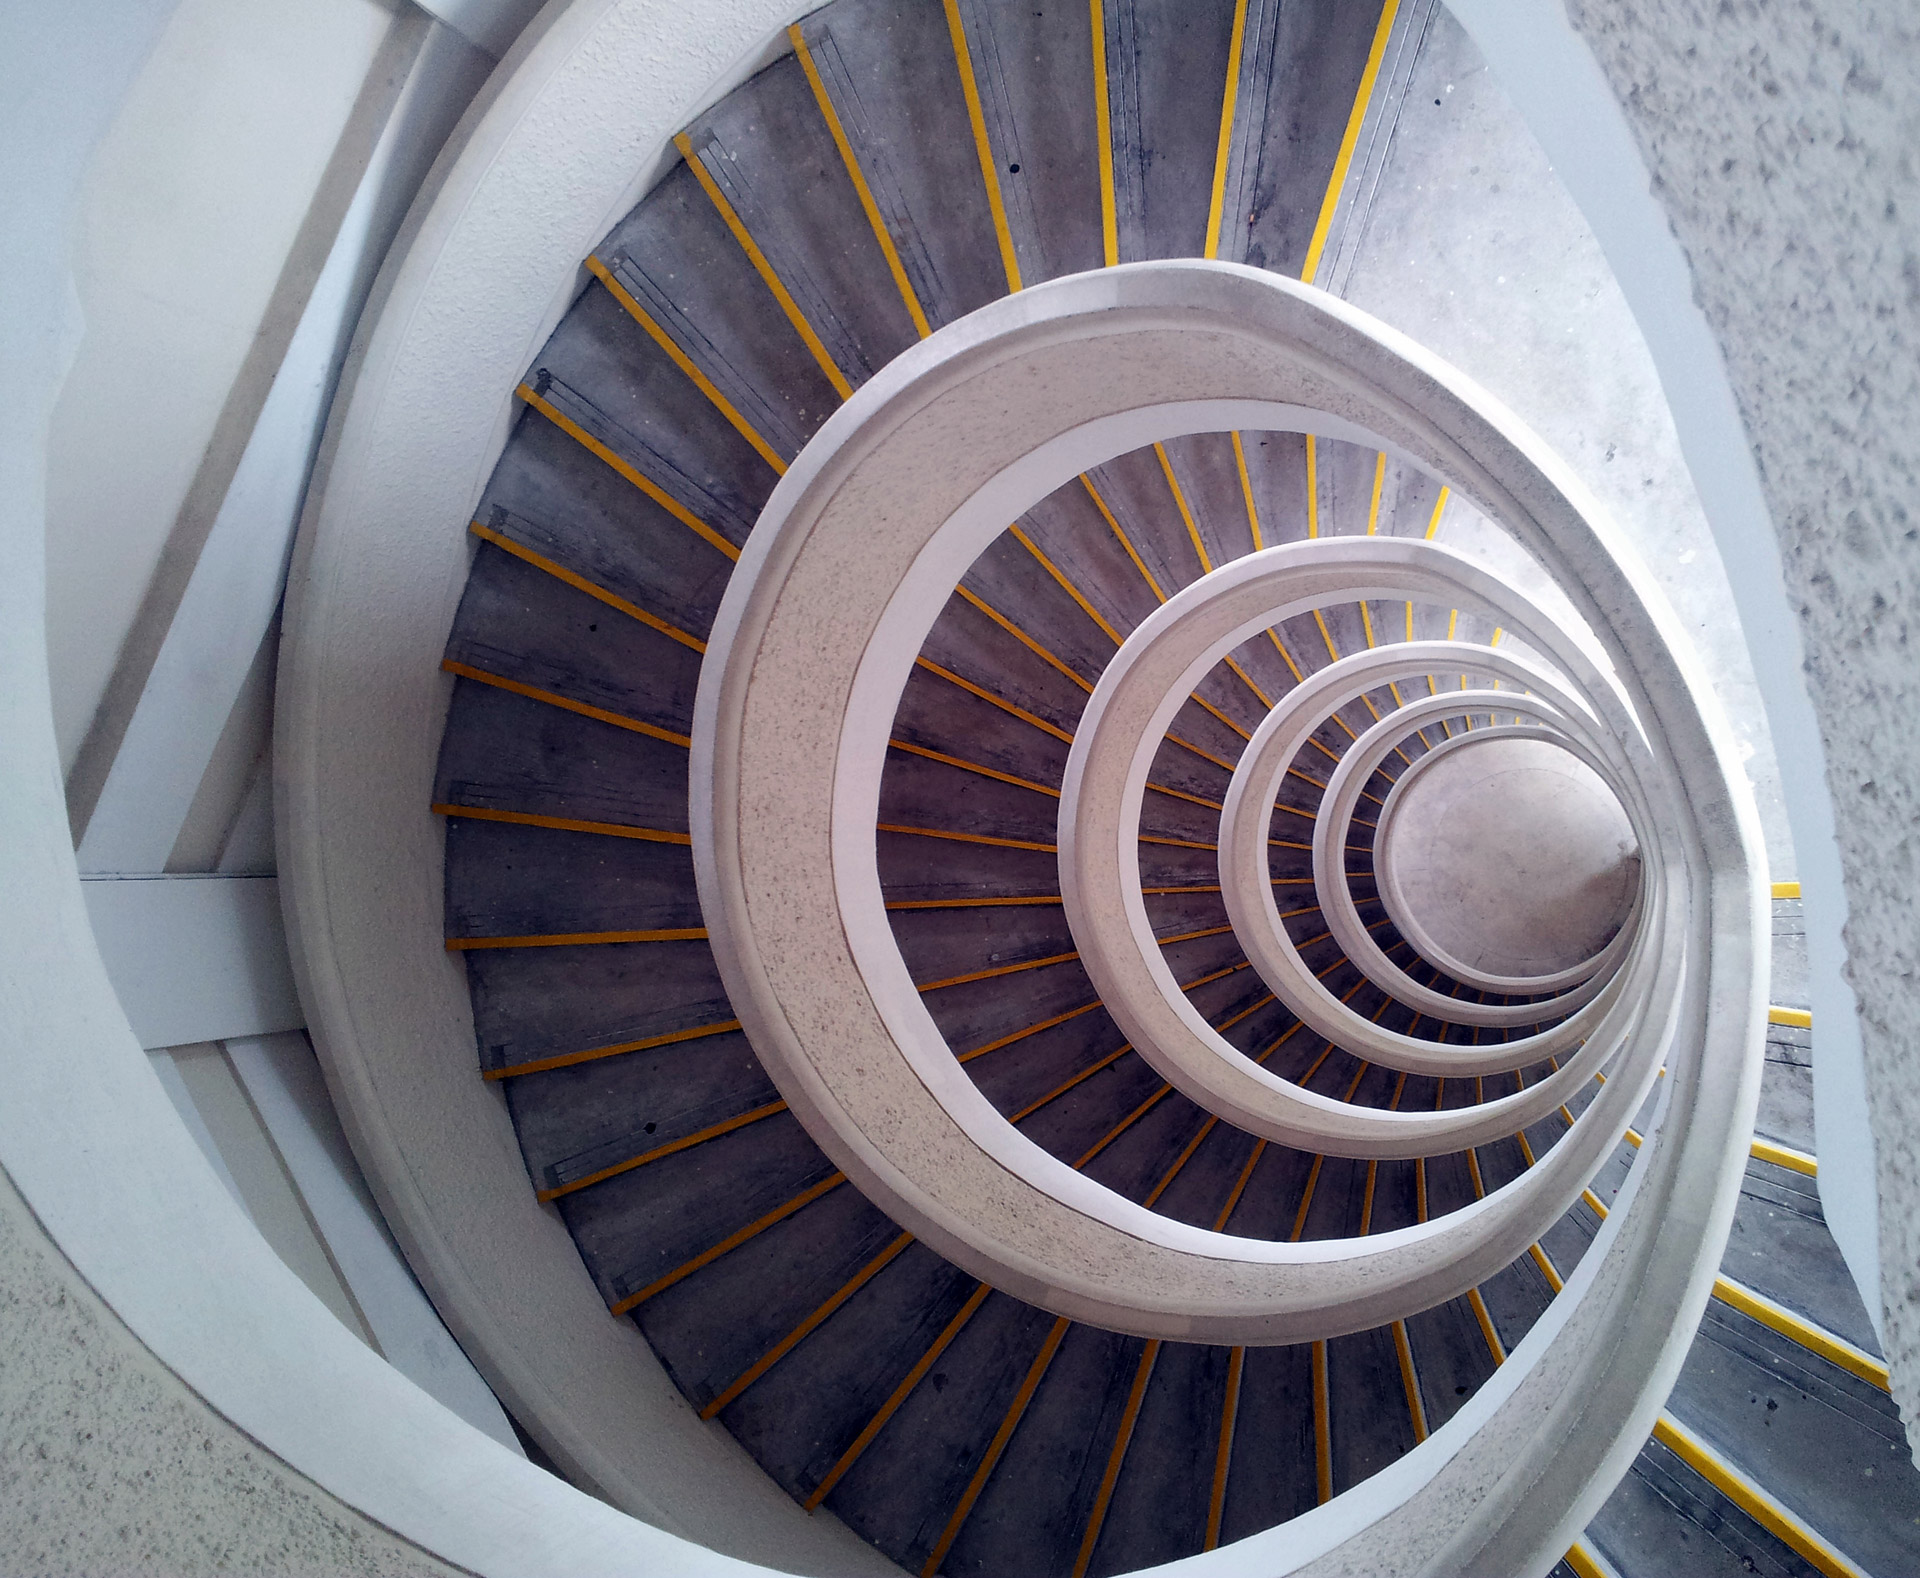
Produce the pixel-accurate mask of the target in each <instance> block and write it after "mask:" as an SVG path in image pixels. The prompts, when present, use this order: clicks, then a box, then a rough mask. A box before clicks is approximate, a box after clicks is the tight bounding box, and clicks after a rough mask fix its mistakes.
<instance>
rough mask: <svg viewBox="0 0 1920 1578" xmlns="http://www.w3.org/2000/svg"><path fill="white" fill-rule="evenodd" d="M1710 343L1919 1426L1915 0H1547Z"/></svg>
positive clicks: (1918, 81) (1894, 1344)
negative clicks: (1791, 735)
mask: <svg viewBox="0 0 1920 1578" xmlns="http://www.w3.org/2000/svg"><path fill="white" fill-rule="evenodd" d="M1568 11H1569V15H1570V17H1571V19H1572V21H1573V23H1574V26H1575V27H1577V28H1578V29H1579V30H1580V31H1581V33H1582V34H1583V35H1584V36H1585V37H1586V39H1587V41H1588V43H1589V45H1590V46H1591V48H1592V49H1593V51H1594V54H1595V56H1596V58H1597V59H1598V60H1599V63H1600V66H1601V69H1602V70H1603V71H1604V72H1605V73H1606V75H1607V77H1608V79H1609V81H1610V83H1611V85H1612V87H1613V91H1614V94H1615V96H1616V97H1617V98H1618V99H1619V100H1620V102H1621V105H1622V106H1623V108H1624V109H1625V111H1626V114H1627V117H1628V120H1629V122H1630V123H1631V125H1632V127H1633V130H1634V134H1635V136H1636V137H1637V139H1638V140H1639V143H1640V146H1641V150H1642V152H1643V153H1644V155H1645V157H1646V160H1647V164H1648V168H1649V169H1650V170H1651V171H1652V174H1653V178H1654V189H1655V194H1656V196H1658V197H1659V198H1660V200H1661V202H1662V203H1663V204H1664V206H1665V208H1666V210H1667V213H1668V216H1669V217H1670V219H1671V220H1672V223H1673V226H1674V230H1675V233H1676V234H1677V235H1678V237H1679V240H1680V243H1681V245H1682V246H1683V247H1684V248H1685V249H1686V252H1687V255H1688V258H1689V261H1690V262H1691V264H1692V268H1693V276H1694V281H1695V290H1696V293H1697V296H1698V299H1699V302H1700V305H1701V307H1702V309H1703V310H1704V311H1705V313H1706V315H1707V318H1708V320H1709V322H1710V323H1711V324H1712V325H1713V327H1714V330H1715V333H1716V335H1717V336H1718V338H1719V341H1720V344H1721V347H1722V349H1723V352H1724V354H1725V356H1726V360H1727V370H1728V373H1729V375H1730V378H1731V381H1732V385H1733V389H1734V392H1735V394H1736V396H1737V397H1738V399H1739V401H1740V405H1741V411H1742V415H1743V416H1744V418H1745V420H1746V424H1747V430H1748V432H1749V434H1750V435H1751V437H1752V441H1753V449H1754V454H1755V457H1756V459H1757V460H1758V462H1759V466H1760V472H1761V476H1762V479H1763V483H1764V486H1765V488H1766V493H1767V500H1768V504H1769V507H1770V509H1771V511H1772V514H1773V519H1774V522H1775V524H1776V527H1777V529H1778V531H1779V534H1780V549H1781V558H1782V561H1783V563H1784V567H1785V573H1786V580H1787V593H1788V596H1789V598H1790V599H1791V600H1792V602H1793V604H1794V607H1795V610H1796V612H1797V613H1798V615H1799V618H1800V624H1801V631H1802V636H1803V640H1804V642H1805V647H1806V651H1807V653H1808V654H1809V656H1808V662H1807V669H1808V679H1809V683H1810V688H1811V690H1812V694H1813V700H1814V704H1815V706H1816V707H1817V708H1818V709H1819V712H1820V715H1821V731H1822V736H1823V739H1824V743H1825V745H1826V751H1827V763H1828V768H1827V770H1828V780H1829V784H1830V787H1831V789H1832V793H1833V798H1834V804H1835V810H1836V816H1837V820H1838V823H1839V829H1840V857H1841V862H1842V864H1843V866H1844V868H1845V873H1846V888H1847V904H1848V909H1849V913H1850V917H1851V918H1850V920H1849V922H1848V925H1847V929H1846V937H1845V941H1846V947H1847V954H1848V967H1847V974H1848V979H1849V981H1850V982H1851V984H1852V986H1853V990H1854V991H1855V993H1856V994H1858V998H1859V1003H1860V1016H1861V1033H1862V1040H1863V1043H1864V1051H1865V1061H1866V1074H1867V1095H1868V1104H1869V1109H1870V1112H1871V1116H1872V1124H1873V1135H1874V1143H1875V1145H1876V1147H1877V1150H1878V1158H1877V1165H1878V1169H1879V1192H1880V1201H1881V1208H1880V1265H1881V1297H1882V1300H1883V1303H1884V1306H1885V1318H1886V1338H1887V1347H1888V1356H1889V1359H1890V1361H1891V1363H1892V1368H1893V1381H1894V1395H1895V1398H1896V1399H1897V1401H1898V1402H1899V1404H1900V1411H1901V1415H1902V1417H1903V1418H1904V1419H1905V1420H1906V1421H1907V1430H1908V1438H1909V1442H1910V1443H1911V1444H1914V1445H1916V1447H1920V1432H1916V1428H1915V1427H1916V1424H1917V1423H1920V919H1917V918H1916V906H1915V894H1916V892H1917V891H1920V730H1917V729H1916V727H1915V720H1916V717H1917V716H1920V644H1916V639H1915V638H1916V635H1920V631H1916V624H1917V623H1920V514H1917V513H1916V512H1917V511H1920V11H1916V10H1915V9H1914V8H1913V7H1912V6H1911V5H1909V4H1902V3H1898V0H1895V3H1882V4H1871V3H1859V0H1787V3H1769V4H1756V3H1753V0H1744V3H1736V0H1720V3H1710V0H1654V3H1651V4H1644V5H1635V4H1632V3H1630V0H1569V4H1568Z"/></svg>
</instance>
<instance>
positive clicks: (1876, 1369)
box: [1713, 1277, 1893, 1393]
mask: <svg viewBox="0 0 1920 1578" xmlns="http://www.w3.org/2000/svg"><path fill="white" fill-rule="evenodd" d="M1713 1296H1714V1297H1715V1298H1717V1299H1719V1300H1720V1301H1721V1302H1722V1303H1723V1304H1731V1305H1732V1306H1733V1307H1734V1308H1735V1309H1737V1310H1738V1311H1740V1313H1741V1314H1743V1315H1750V1316H1752V1317H1753V1318H1754V1319H1755V1320H1757V1321H1758V1322H1760V1324H1761V1325H1762V1326H1766V1327H1769V1328H1771V1329H1772V1330H1774V1331H1777V1332H1779V1333H1780V1335H1781V1336H1783V1337H1786V1338H1790V1339H1791V1340H1792V1341H1794V1342H1797V1343H1798V1344H1799V1345H1800V1346H1801V1347H1803V1348H1805V1349H1806V1350H1807V1351H1808V1352H1809V1353H1816V1354H1818V1355H1819V1356H1820V1357H1821V1358H1823V1359H1825V1360H1826V1361H1827V1362H1828V1363H1829V1364H1837V1365H1838V1366H1839V1367H1840V1368H1841V1369H1843V1370H1845V1371H1847V1372H1848V1373H1849V1374H1850V1375H1857V1376H1858V1377H1859V1378H1860V1379H1861V1380H1863V1381H1865V1382H1867V1383H1868V1384H1869V1385H1872V1386H1877V1387H1879V1388H1880V1390H1881V1391H1883V1392H1888V1393H1891V1392H1892V1390H1893V1382H1892V1380H1891V1378H1890V1377H1889V1375H1888V1373H1887V1367H1886V1366H1885V1365H1884V1364H1882V1363H1881V1362H1880V1361H1879V1360H1878V1359H1876V1358H1874V1356H1873V1355H1872V1354H1870V1353H1868V1352H1867V1351H1866V1349H1864V1348H1856V1347H1855V1346H1854V1345H1853V1344H1852V1343H1850V1342H1848V1341H1847V1340H1846V1338H1844V1337H1836V1336H1835V1335H1834V1334H1833V1333H1832V1332H1830V1331H1827V1330H1825V1329H1824V1328H1823V1327H1819V1326H1816V1325H1814V1324H1813V1322H1812V1321H1810V1320H1808V1319H1807V1318H1806V1317H1805V1316H1803V1315H1796V1314H1795V1313H1794V1312H1793V1311H1792V1310H1790V1309H1788V1308H1787V1307H1786V1306H1785V1305H1784V1304H1778V1303H1775V1302H1774V1301H1773V1300H1772V1299H1770V1298H1768V1297H1767V1296H1766V1295H1765V1294H1764V1293H1757V1292H1755V1291H1754V1290H1753V1289H1752V1288H1750V1287H1747V1286H1746V1285H1745V1284H1744V1283H1740V1282H1735V1281H1734V1280H1733V1279H1732V1278H1731V1277H1715V1278H1714V1279H1713Z"/></svg>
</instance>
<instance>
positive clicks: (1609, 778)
mask: <svg viewBox="0 0 1920 1578" xmlns="http://www.w3.org/2000/svg"><path fill="white" fill-rule="evenodd" d="M1495 705H1497V706H1498V707H1499V709H1500V710H1501V711H1503V712H1508V713H1513V714H1516V715H1519V716H1522V717H1532V718H1534V719H1535V720H1536V721H1537V722H1539V723H1540V724H1542V725H1544V727H1543V728H1541V729H1539V730H1537V731H1535V732H1537V733H1538V734H1540V735H1541V736H1542V737H1544V738H1550V739H1552V740H1553V742H1554V743H1555V744H1556V745H1559V746H1560V747H1561V748H1563V749H1565V750H1566V751H1568V752H1570V753H1571V754H1572V755H1574V756H1576V757H1577V758H1578V759H1579V760H1581V761H1583V762H1585V763H1586V764H1587V766H1589V767H1591V768H1592V769H1593V770H1594V772H1595V773H1597V774H1598V775H1599V776H1600V779H1601V781H1602V782H1603V783H1605V784H1606V785H1607V787H1608V788H1610V789H1612V790H1613V792H1614V794H1615V795H1616V797H1618V798H1620V799H1621V800H1622V801H1623V802H1625V803H1628V804H1632V803H1633V801H1634V797H1633V796H1631V795H1630V794H1628V793H1626V792H1625V789H1624V785H1623V784H1622V783H1621V782H1620V780H1619V779H1618V777H1617V776H1616V775H1615V774H1614V772H1613V771H1612V769H1611V767H1610V766H1609V764H1608V763H1607V762H1606V761H1605V760H1604V759H1603V757H1602V756H1601V755H1600V753H1599V752H1597V751H1595V750H1593V749H1591V748H1590V741H1591V740H1592V736H1591V735H1590V734H1588V733H1587V731H1586V730H1584V729H1582V728H1581V727H1580V726H1579V725H1578V724H1577V723H1572V722H1571V721H1570V720H1569V718H1568V715H1567V714H1566V713H1565V712H1564V711H1562V710H1561V709H1560V708H1559V707H1556V706H1553V705H1552V704H1551V703H1548V702H1545V701H1543V700H1542V699H1541V698H1540V697H1537V696H1514V695H1511V694H1510V693H1508V692H1506V691H1495V690H1485V691H1447V692H1444V693H1443V694H1441V695H1439V696H1425V697H1422V698H1421V699H1420V700H1418V701H1415V702H1410V703H1408V704H1407V706H1406V707H1404V708H1402V709H1400V710H1399V711H1396V712H1389V713H1388V714H1387V715H1386V716H1385V717H1384V718H1382V719H1381V721H1380V722H1379V723H1376V724H1375V725H1373V727H1372V728H1370V729H1369V730H1367V732H1366V733H1365V734H1363V735H1361V736H1360V738H1359V739H1358V740H1356V741H1355V742H1354V744H1353V745H1352V746H1351V747H1350V748H1349V749H1348V750H1347V752H1346V754H1345V755H1344V756H1342V757H1341V759H1340V762H1339V765H1338V766H1336V767H1335V768H1334V771H1333V773H1332V775H1331V776H1330V777H1329V778H1328V780H1327V789H1326V793H1325V795H1324V796H1323V797H1322V799H1321V810H1320V820H1319V821H1318V822H1316V824H1315V826H1314V834H1313V870H1314V881H1315V886H1316V889H1317V890H1318V892H1319V893H1320V896H1321V898H1320V902H1321V908H1322V911H1323V912H1324V915H1325V918H1326V922H1327V928H1328V930H1329V931H1331V932H1332V934H1333V936H1334V938H1335V940H1336V941H1338V942H1339V944H1340V946H1341V947H1342V948H1343V949H1345V950H1346V953H1347V957H1348V958H1349V959H1350V960H1351V961H1352V962H1353V964H1354V966H1355V967H1356V968H1357V969H1359V970H1360V972H1361V973H1362V974H1363V975H1365V976H1366V977H1367V978H1368V979H1369V980H1371V981H1373V982H1374V984H1375V985H1377V986H1379V987H1381V988H1382V989H1383V990H1385V991H1388V992H1391V993H1392V994H1393V995H1394V996H1395V997H1397V998H1399V999H1400V1000H1401V1001H1402V1002H1405V1003H1408V1004H1410V1005H1412V1006H1413V1007H1415V1008H1417V1009H1419V1010H1420V1011H1421V1012H1422V1013H1425V1014H1432V1015H1434V1016H1436V1017H1438V1018H1441V1019H1445V1020H1450V1021H1452V1022H1454V1023H1457V1024H1470V1025H1494V1026H1499V1027H1503V1028H1504V1027H1511V1026H1513V1025H1523V1024H1532V1023H1534V1022H1536V1021H1538V1020H1541V1019H1546V1018H1550V1017H1557V1016H1559V1015H1561V1014H1573V1013H1575V1011H1576V1010H1579V1009H1581V1008H1584V1007H1585V1006H1586V1005H1587V1004H1589V1003H1591V1002H1593V1001H1594V1000H1595V999H1597V998H1598V997H1599V996H1600V995H1601V994H1602V993H1603V992H1604V991H1605V989H1606V984H1607V982H1608V980H1609V979H1610V977H1609V976H1608V975H1607V974H1605V973H1598V972H1596V971H1594V970H1593V969H1591V968H1589V971H1588V977H1587V979H1586V980H1585V981H1583V982H1581V983H1580V984H1579V985H1578V986H1575V987H1573V988H1571V989H1570V990H1568V991H1566V992H1563V993H1562V994H1560V995H1559V996H1557V997H1554V998H1552V999H1550V1000H1548V1001H1546V1002H1540V1003H1515V1004H1510V1005H1506V1006H1502V1005H1499V1004H1493V1003H1463V1002H1461V1001H1460V1000H1459V999H1458V998H1454V997H1449V996H1447V995H1446V994H1445V993H1444V992H1436V991H1434V990H1432V989H1431V988H1430V987H1426V986H1422V985H1420V984H1419V983H1418V982H1417V981H1415V980H1414V979H1413V978H1412V977H1411V976H1410V975H1408V974H1407V973H1406V971H1405V970H1404V969H1402V968H1401V967H1400V966H1399V965H1397V964H1396V963H1394V961H1393V960H1391V959H1389V958H1388V957H1387V955H1386V952H1385V950H1383V949H1382V948H1381V947H1380V944H1379V943H1378V942H1377V941H1376V940H1375V938H1374V936H1373V933H1371V932H1370V931H1368V930H1367V929H1366V927H1365V926H1363V925H1362V924H1361V921H1360V912H1359V909H1358V907H1357V906H1356V905H1355V904H1354V901H1353V893H1352V890H1351V889H1350V888H1349V886H1348V885H1347V882H1346V861H1345V845H1346V838H1347V829H1348V827H1349V826H1350V825H1351V823H1352V820H1353V814H1354V811H1355V810H1356V809H1357V807H1358V804H1359V800H1360V795H1361V792H1362V790H1364V789H1365V787H1366V784H1367V780H1368V778H1369V777H1371V775H1372V774H1373V772H1374V770H1375V769H1376V768H1378V767H1379V766H1380V764H1381V763H1382V762H1383V761H1384V760H1385V759H1386V756H1387V754H1388V753H1389V752H1390V751H1392V750H1393V748H1394V746H1395V745H1396V744H1397V743H1398V742H1399V741H1400V740H1402V739H1404V738H1405V737H1406V735H1407V734H1408V733H1410V732H1412V731H1413V730H1414V729H1417V728H1420V727H1422V726H1423V725H1425V724H1426V723H1428V722H1429V721H1437V720H1438V719H1440V718H1441V717H1444V716H1448V715H1450V714H1451V713H1454V712H1457V711H1460V710H1463V708H1464V710H1467V711H1479V710H1482V709H1485V708H1489V707H1492V706H1495ZM1582 736H1584V738H1583V737H1582ZM1446 743H1447V744H1449V745H1453V744H1462V745H1464V744H1470V743H1472V740H1471V737H1470V736H1461V737H1460V738H1459V739H1458V740H1454V741H1448V742H1446ZM1252 754H1253V753H1252V752H1251V750H1250V751H1249V752H1248V755H1249V756H1251V755H1252ZM1425 759H1426V758H1424V757H1423V758H1422V760H1425ZM1254 776H1255V777H1258V776H1259V775H1258V774H1257V773H1256V774H1255V775H1254ZM1244 805H1245V802H1244V801H1243V802H1242V806H1243V807H1244ZM1269 814H1270V813H1269ZM1628 822H1629V824H1630V825H1631V826H1633V828H1634V832H1635V836H1636V837H1638V836H1640V834H1641V833H1642V832H1643V830H1644V828H1645V826H1646V822H1645V817H1644V813H1639V814H1636V810H1629V811H1628ZM1222 843H1223V844H1224V843H1225V840H1224V839H1223V840H1222ZM1388 853H1390V851H1381V850H1380V849H1378V848H1377V847H1376V850H1375V854H1374V865H1375V870H1376V873H1377V872H1378V871H1379V869H1380V868H1381V867H1382V866H1383V865H1384V864H1385V861H1386V856H1387V854H1388ZM1236 875H1238V874H1236ZM1261 891H1262V892H1263V893H1264V894H1266V895H1267V896H1268V904H1269V905H1271V903H1272V899H1271V894H1272V889H1271V888H1270V887H1269V888H1263V889H1262V890H1261ZM1401 908H1402V909H1403V910H1404V909H1405V906H1404V904H1403V905H1402V906H1401ZM1389 913H1391V911H1390V912H1389ZM1272 925H1273V928H1274V929H1275V930H1276V931H1277V933H1278V937H1277V938H1264V937H1263V939H1262V940H1263V941H1269V942H1272V943H1274V944H1276V945H1277V946H1279V947H1282V948H1286V949H1292V939H1291V938H1288V937H1286V933H1285V931H1284V929H1282V928H1280V919H1279V912H1278V910H1275V911H1274V912H1273V916H1272ZM1632 937H1633V933H1631V932H1629V931H1627V930H1626V929H1625V928H1623V929H1622V931H1621V933H1620V935H1619V937H1617V938H1615V939H1614V942H1616V943H1619V947H1617V948H1616V949H1615V951H1614V957H1616V958H1617V957H1618V955H1619V953H1621V952H1624V951H1625V949H1626V947H1627V946H1629V945H1630V944H1631V940H1632ZM1279 939H1284V941H1280V940H1279ZM1292 951H1293V953H1294V956H1295V957H1296V958H1297V957H1298V950H1297V949H1292ZM1430 962H1432V963H1436V964H1437V963H1439V961H1438V960H1432V961H1430ZM1442 968H1444V966H1442ZM1321 990H1322V992H1325V990H1326V989H1325V987H1322V988H1321ZM1327 995H1328V996H1329V997H1331V995H1332V994H1331V993H1328V994H1327ZM1334 1001H1335V1003H1336V1004H1338V999H1334ZM1341 1006H1344V1005H1341ZM1346 1012H1347V1013H1348V1014H1349V1015H1352V1010H1351V1009H1347V1010H1346ZM1356 1017H1357V1016H1356ZM1520 1044H1521V1043H1519V1042H1509V1043H1508V1045H1509V1046H1517V1045H1520Z"/></svg>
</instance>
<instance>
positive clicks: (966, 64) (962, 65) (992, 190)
mask: <svg viewBox="0 0 1920 1578" xmlns="http://www.w3.org/2000/svg"><path fill="white" fill-rule="evenodd" d="M945 4H946V11H947V31H948V33H950V34H951V35H952V37H953V63H954V65H955V66H957V67H958V68H959V71H960V91H961V93H962V94H963V95H964V96H965V98H966V101H967V121H968V124H969V125H971V126H972V127H973V146H974V151H975V152H977V153H978V154H979V156H980V178H981V180H983V181H984V182H986V186H987V211H988V212H989V213H990V214H992V215H993V233H994V236H995V237H996V238H997V239H998V240H999V242H1000V266H1001V267H1002V268H1004V269H1005V270H1006V271H1007V290H1008V291H1009V292H1013V291H1017V290H1019V289H1020V260H1019V258H1018V257H1016V256H1015V255H1014V250H1013V232H1012V231H1011V230H1010V229H1008V227H1007V206H1006V204H1005V203H1004V202H1002V201H1001V198H1000V167H999V165H998V164H997V163H996V162H995V159H994V153H993V145H992V144H991V143H990V142H988V140H987V117H986V115H985V113H984V112H983V111H982V110H981V108H980V85H979V84H978V83H977V82H975V81H974V78H973V52H972V51H971V50H970V49H968V47H967V29H966V25H965V24H964V23H963V22H962V21H961V20H960V0H945Z"/></svg>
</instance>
